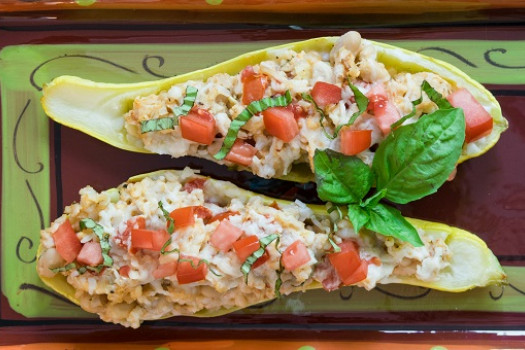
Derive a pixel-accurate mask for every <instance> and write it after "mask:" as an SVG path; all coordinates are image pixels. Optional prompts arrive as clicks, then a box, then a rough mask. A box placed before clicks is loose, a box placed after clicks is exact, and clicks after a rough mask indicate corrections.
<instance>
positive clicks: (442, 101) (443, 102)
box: [421, 80, 454, 109]
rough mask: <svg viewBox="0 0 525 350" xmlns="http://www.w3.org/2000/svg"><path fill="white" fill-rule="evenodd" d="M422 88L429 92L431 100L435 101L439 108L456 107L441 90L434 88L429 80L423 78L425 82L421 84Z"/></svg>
mask: <svg viewBox="0 0 525 350" xmlns="http://www.w3.org/2000/svg"><path fill="white" fill-rule="evenodd" d="M421 89H422V90H423V91H424V92H425V93H426V94H427V96H428V98H429V99H430V101H432V102H434V103H435V104H436V105H437V106H438V108H440V109H441V108H444V109H450V108H454V107H453V106H452V105H451V104H450V102H448V100H447V99H446V98H444V97H443V96H442V95H441V94H440V93H439V92H437V91H436V90H434V88H433V87H432V86H431V85H430V84H429V83H428V81H426V80H423V83H422V84H421Z"/></svg>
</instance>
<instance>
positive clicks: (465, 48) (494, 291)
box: [0, 40, 525, 317]
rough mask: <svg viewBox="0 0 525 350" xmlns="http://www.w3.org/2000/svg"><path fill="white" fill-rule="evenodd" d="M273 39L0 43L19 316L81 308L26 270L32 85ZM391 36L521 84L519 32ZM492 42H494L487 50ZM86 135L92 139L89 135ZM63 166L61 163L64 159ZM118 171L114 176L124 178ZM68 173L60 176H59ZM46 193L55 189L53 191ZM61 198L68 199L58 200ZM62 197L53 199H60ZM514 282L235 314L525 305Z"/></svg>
mask: <svg viewBox="0 0 525 350" xmlns="http://www.w3.org/2000/svg"><path fill="white" fill-rule="evenodd" d="M277 43H278V42H251V43H207V44H169V45H166V44H151V45H138V44H134V45H125V44H122V45H88V44H85V45H84V44H83V45H28V46H11V47H6V48H4V49H3V50H2V51H1V52H0V84H1V85H0V87H1V105H2V201H1V205H2V212H1V214H2V221H1V228H2V231H1V255H2V261H1V282H2V293H3V294H4V295H5V296H6V297H7V299H8V301H9V304H10V306H11V308H12V309H14V310H15V311H17V312H19V313H21V314H22V315H24V316H27V317H90V316H89V315H88V314H86V313H84V312H83V311H81V310H80V308H78V307H77V306H74V305H72V304H70V303H69V302H67V301H65V300H64V299H63V298H61V297H60V296H58V295H56V294H54V293H53V292H51V291H49V290H48V289H46V288H45V287H44V285H43V284H42V282H41V281H40V280H39V278H38V276H37V274H36V271H35V256H36V249H37V246H38V239H39V230H40V228H42V227H44V226H47V225H48V224H49V222H50V220H51V219H53V218H54V217H55V215H56V214H53V213H51V207H52V199H53V198H55V200H56V195H55V194H54V193H53V191H54V186H52V184H54V183H55V178H54V176H55V175H54V174H55V170H54V168H53V167H54V166H55V163H54V162H53V161H52V160H53V153H52V152H53V147H52V146H53V142H54V140H53V139H51V137H52V132H51V130H50V127H51V126H52V125H53V124H51V123H50V121H49V120H48V118H47V117H46V116H45V115H44V113H43V110H42V108H41V106H40V101H39V100H40V97H41V88H42V85H43V84H44V83H46V82H49V81H50V80H51V79H53V78H54V77H57V76H59V75H64V74H70V75H78V76H81V77H84V78H88V79H92V80H100V81H104V82H138V81H144V80H151V79H157V78H162V77H166V76H170V75H175V74H181V73H184V72H188V71H192V70H195V69H199V68H203V67H207V66H210V65H213V64H216V63H218V62H221V61H223V60H226V59H228V58H232V57H234V56H236V55H238V54H241V53H244V52H247V51H251V50H255V49H258V48H262V47H266V46H270V45H274V44H277ZM390 43H392V44H394V45H398V46H401V47H405V48H408V49H411V50H415V51H418V50H419V51H421V52H423V53H425V54H427V55H430V56H434V57H436V58H439V59H442V60H445V61H448V62H450V63H452V64H454V65H456V66H458V67H459V68H460V69H462V70H464V71H465V72H467V73H468V74H469V75H471V76H472V77H473V78H475V79H476V80H478V81H480V82H482V83H486V84H525V75H523V74H515V73H514V71H513V70H511V69H509V67H511V68H512V67H517V66H519V65H520V64H522V59H523V57H524V55H525V43H524V42H522V41H507V42H492V41H468V45H466V42H465V41H460V40H455V41H454V40H449V41H433V42H429V41H425V42H424V41H397V42H390ZM494 48H497V49H494ZM94 142H95V141H94ZM66 166H67V165H66ZM124 180H125V178H122V179H120V182H121V181H124ZM62 181H67V179H62ZM54 196H55V197H54ZM66 204H68V203H66ZM59 205H61V203H59ZM505 270H506V272H507V273H508V276H509V281H510V283H511V285H512V286H513V288H506V289H505V290H504V291H503V290H502V289H501V287H491V288H485V289H476V290H473V291H470V292H466V293H461V294H449V293H443V292H436V291H430V290H428V289H423V288H419V287H410V286H394V285H392V286H383V287H381V288H377V289H375V290H373V291H371V292H366V291H364V290H361V289H357V288H355V289H354V288H351V287H350V288H347V289H343V290H342V291H341V292H340V293H330V294H327V293H325V292H323V291H312V292H308V293H306V294H304V295H302V294H296V295H292V296H289V297H286V298H282V299H280V300H278V301H275V302H273V303H272V304H270V305H267V306H265V307H263V308H252V309H248V310H243V311H240V312H242V313H265V314H280V313H288V314H289V313H296V312H300V313H339V312H353V311H393V312H398V311H433V310H466V311H501V312H525V303H524V302H523V300H524V299H523V295H522V294H523V292H522V291H524V290H525V278H523V276H525V267H517V266H513V267H511V266H508V267H506V268H505Z"/></svg>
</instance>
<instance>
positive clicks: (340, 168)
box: [314, 149, 373, 204]
mask: <svg viewBox="0 0 525 350" xmlns="http://www.w3.org/2000/svg"><path fill="white" fill-rule="evenodd" d="M314 167H315V182H316V183H317V193H318V195H319V198H321V199H322V200H324V201H329V202H333V203H339V204H348V203H359V202H360V201H361V199H363V197H364V196H365V195H366V194H367V193H368V191H369V190H370V188H371V187H372V183H373V174H372V171H371V170H370V168H369V166H368V165H366V164H365V163H364V162H363V161H362V160H361V159H359V158H357V157H352V156H346V155H344V154H342V153H339V152H335V151H332V150H329V149H327V150H319V149H317V150H316V151H315V155H314Z"/></svg>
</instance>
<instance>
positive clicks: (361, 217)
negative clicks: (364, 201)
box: [347, 204, 370, 233]
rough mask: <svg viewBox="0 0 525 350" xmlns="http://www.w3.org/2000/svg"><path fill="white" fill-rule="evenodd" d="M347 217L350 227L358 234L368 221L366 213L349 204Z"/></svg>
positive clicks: (355, 205)
mask: <svg viewBox="0 0 525 350" xmlns="http://www.w3.org/2000/svg"><path fill="white" fill-rule="evenodd" d="M347 215H348V219H350V222H351V223H352V226H354V231H355V232H356V233H359V231H361V229H362V228H363V226H365V225H366V224H367V223H368V221H369V220H370V217H369V215H368V212H367V211H366V210H365V209H363V208H362V207H361V206H360V205H359V204H350V205H349V206H348V214H347Z"/></svg>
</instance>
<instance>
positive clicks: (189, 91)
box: [140, 86, 198, 134]
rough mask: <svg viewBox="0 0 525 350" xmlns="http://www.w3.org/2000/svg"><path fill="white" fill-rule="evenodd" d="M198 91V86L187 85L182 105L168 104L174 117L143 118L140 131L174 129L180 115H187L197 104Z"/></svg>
mask: <svg viewBox="0 0 525 350" xmlns="http://www.w3.org/2000/svg"><path fill="white" fill-rule="evenodd" d="M197 92H198V90H197V88H195V87H193V86H187V87H186V96H185V97H184V101H183V102H182V105H180V106H171V105H169V106H168V108H169V109H171V111H172V112H173V114H174V115H175V116H174V117H166V118H155V119H149V120H143V121H142V122H141V123H140V132H141V133H142V134H145V133H147V132H152V131H161V130H169V129H173V127H174V126H175V125H177V123H178V122H179V117H180V116H183V115H187V114H188V113H189V112H190V110H191V109H192V108H193V105H194V104H195V99H196V98H197Z"/></svg>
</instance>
